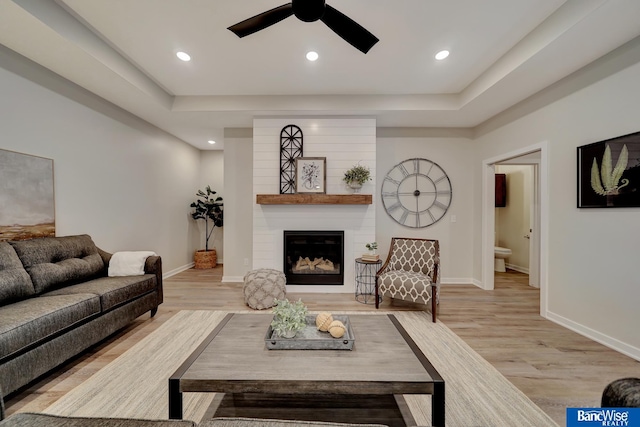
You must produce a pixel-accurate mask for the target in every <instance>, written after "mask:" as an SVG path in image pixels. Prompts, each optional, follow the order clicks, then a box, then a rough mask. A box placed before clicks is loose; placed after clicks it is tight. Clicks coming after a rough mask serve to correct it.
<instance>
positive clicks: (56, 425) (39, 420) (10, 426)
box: [0, 412, 196, 427]
mask: <svg viewBox="0 0 640 427" xmlns="http://www.w3.org/2000/svg"><path fill="white" fill-rule="evenodd" d="M195 426H196V424H195V423H194V422H193V421H186V420H185V421H183V420H140V419H133V418H98V417H96V418H86V417H62V416H58V415H47V414H33V413H28V412H24V413H20V414H14V415H12V416H10V417H9V418H7V419H6V420H4V421H2V422H0V427H195Z"/></svg>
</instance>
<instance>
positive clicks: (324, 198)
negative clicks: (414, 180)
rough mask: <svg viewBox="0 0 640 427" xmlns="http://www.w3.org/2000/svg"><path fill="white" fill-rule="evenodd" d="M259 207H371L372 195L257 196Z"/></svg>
mask: <svg viewBox="0 0 640 427" xmlns="http://www.w3.org/2000/svg"><path fill="white" fill-rule="evenodd" d="M256 203H257V204H259V205H370V204H371V194H256Z"/></svg>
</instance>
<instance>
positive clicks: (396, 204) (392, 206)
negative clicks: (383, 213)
mask: <svg viewBox="0 0 640 427" xmlns="http://www.w3.org/2000/svg"><path fill="white" fill-rule="evenodd" d="M399 208H403V209H404V207H403V206H402V203H400V202H397V203H394V204H393V205H391V206H389V209H387V210H388V211H389V212H393V211H395V210H396V209H399Z"/></svg>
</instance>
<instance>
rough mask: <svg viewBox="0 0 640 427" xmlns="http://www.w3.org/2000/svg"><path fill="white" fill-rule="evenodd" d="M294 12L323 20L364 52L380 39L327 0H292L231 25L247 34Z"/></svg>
mask: <svg viewBox="0 0 640 427" xmlns="http://www.w3.org/2000/svg"><path fill="white" fill-rule="evenodd" d="M291 15H295V16H296V18H298V19H299V20H301V21H304V22H314V21H317V20H321V21H322V22H324V23H325V25H326V26H327V27H329V28H331V29H332V30H333V31H334V32H335V33H336V34H337V35H339V36H340V37H342V38H343V39H344V40H345V41H346V42H348V43H350V44H351V45H352V46H353V47H355V48H356V49H358V50H360V51H361V52H363V53H367V52H369V50H370V49H371V48H372V47H373V45H375V44H376V43H377V42H378V38H377V37H376V36H374V35H373V34H371V33H370V32H369V31H367V30H366V29H365V28H364V27H362V26H361V25H360V24H358V23H357V22H355V21H354V20H352V19H351V18H349V17H348V16H346V15H345V14H343V13H342V12H339V11H338V10H336V9H334V8H333V7H331V6H329V5H328V4H326V3H325V0H292V1H291V3H287V4H283V5H282V6H278V7H276V8H274V9H271V10H268V11H266V12H263V13H261V14H259V15H256V16H254V17H252V18H249V19H246V20H244V21H242V22H238V23H237V24H235V25H232V26H230V27H229V28H228V29H229V30H231V31H232V32H233V33H234V34H235V35H237V36H238V37H245V36H248V35H250V34H253V33H255V32H258V31H260V30H264V29H265V28H267V27H270V26H271V25H273V24H277V23H278V22H280V21H282V20H283V19H286V18H288V17H290V16H291Z"/></svg>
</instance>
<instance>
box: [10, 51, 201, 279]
mask: <svg viewBox="0 0 640 427" xmlns="http://www.w3.org/2000/svg"><path fill="white" fill-rule="evenodd" d="M15 61H16V59H15V58H14V57H11V56H6V55H0V67H3V68H0V94H1V95H0V129H1V130H2V132H1V134H2V136H1V137H0V148H2V149H7V150H12V151H17V152H20V153H26V154H32V155H37V156H42V157H46V158H50V159H53V162H54V186H55V203H56V206H55V208H56V209H55V210H56V234H57V235H59V236H62V235H72V234H82V233H86V234H89V235H91V237H92V238H93V240H94V242H95V243H96V244H97V245H98V246H99V247H101V248H102V249H104V250H106V251H109V252H113V251H118V250H153V251H155V252H157V253H158V254H160V255H161V256H162V259H163V271H164V272H165V273H167V272H170V271H172V270H174V269H179V268H182V267H184V266H185V265H188V264H189V263H191V262H192V261H193V249H194V248H195V247H196V246H197V245H198V242H197V241H195V240H194V234H193V232H192V231H193V230H192V221H191V220H190V217H189V214H188V212H189V203H190V202H191V200H190V199H191V194H193V191H194V189H195V188H197V187H198V184H199V176H198V170H199V165H200V152H199V151H198V150H196V149H195V148H193V147H191V146H189V145H187V144H186V143H184V142H182V141H180V140H178V139H176V138H175V137H173V136H170V135H168V134H167V133H165V132H163V131H160V130H159V129H157V128H155V127H153V126H151V125H149V124H148V123H146V122H143V121H141V120H140V119H137V118H135V117H133V116H131V115H130V114H128V113H126V112H124V111H122V110H120V109H118V108H116V107H114V106H113V105H111V104H108V103H106V102H104V101H102V100H99V99H97V98H96V97H94V96H93V95H90V94H88V93H85V92H84V91H83V90H82V89H80V88H79V87H77V86H75V85H70V84H69V83H68V82H66V81H64V80H63V79H61V78H59V77H57V76H54V77H52V75H51V73H49V72H44V71H41V70H38V69H30V73H31V75H32V76H33V75H37V74H39V73H40V74H42V73H48V74H47V75H46V76H45V77H44V80H49V81H51V82H53V83H54V84H55V86H56V90H61V91H69V92H70V96H72V97H79V98H84V99H86V100H88V101H90V102H92V103H93V104H94V107H95V108H96V109H99V110H101V112H100V113H99V112H97V111H96V110H95V109H90V108H87V107H86V106H84V105H82V104H80V103H78V102H76V101H73V100H71V99H69V98H67V97H66V96H62V95H60V94H59V93H56V92H53V91H51V90H49V89H45V88H44V87H42V86H40V85H38V84H35V83H33V82H32V81H30V80H27V79H25V78H23V77H19V76H17V75H16V74H13V73H12V72H10V71H7V69H6V67H9V68H11V67H13V66H16V64H15ZM18 65H19V66H20V67H30V65H29V64H27V63H21V64H18ZM43 75H44V74H43Z"/></svg>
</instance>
